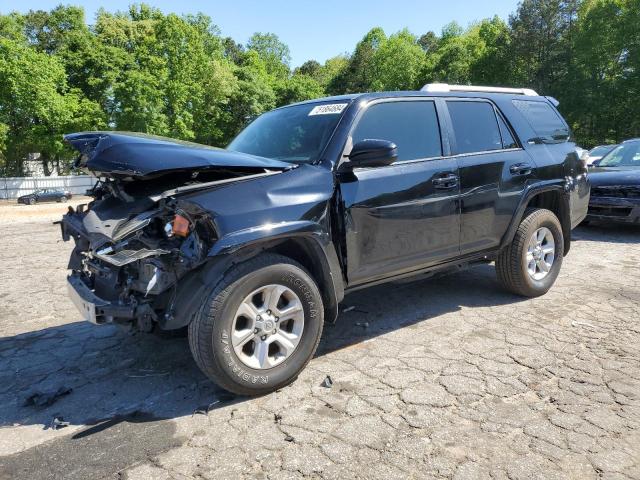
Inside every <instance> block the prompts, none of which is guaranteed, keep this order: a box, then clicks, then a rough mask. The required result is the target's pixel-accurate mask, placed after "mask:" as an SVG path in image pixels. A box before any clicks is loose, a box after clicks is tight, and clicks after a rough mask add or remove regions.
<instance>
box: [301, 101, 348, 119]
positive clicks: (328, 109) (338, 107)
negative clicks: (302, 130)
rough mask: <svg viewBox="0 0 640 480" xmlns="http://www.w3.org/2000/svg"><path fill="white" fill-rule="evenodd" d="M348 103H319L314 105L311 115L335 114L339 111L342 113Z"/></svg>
mask: <svg viewBox="0 0 640 480" xmlns="http://www.w3.org/2000/svg"><path fill="white" fill-rule="evenodd" d="M347 105H348V104H347V103H330V104H327V105H318V106H315V107H313V109H311V111H310V112H309V116H311V115H335V114H337V113H342V110H344V107H346V106H347Z"/></svg>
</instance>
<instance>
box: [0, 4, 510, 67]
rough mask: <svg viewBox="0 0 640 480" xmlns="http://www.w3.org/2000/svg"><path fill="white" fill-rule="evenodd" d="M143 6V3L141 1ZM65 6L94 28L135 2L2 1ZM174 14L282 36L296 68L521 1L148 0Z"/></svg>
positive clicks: (234, 30) (238, 33)
mask: <svg viewBox="0 0 640 480" xmlns="http://www.w3.org/2000/svg"><path fill="white" fill-rule="evenodd" d="M138 1H140V0H138ZM60 3H65V4H66V3H69V4H72V5H79V6H83V7H84V9H85V13H86V18H87V23H89V24H91V23H93V19H94V18H95V13H96V11H97V10H98V9H99V8H100V7H101V6H104V7H105V8H106V9H107V10H109V11H116V10H127V8H128V5H129V4H131V3H134V2H133V0H109V1H105V0H85V1H84V2H79V1H74V0H21V1H20V2H17V1H15V0H0V13H8V12H9V11H12V10H17V11H19V12H23V13H24V12H26V11H28V10H30V9H33V10H38V9H42V10H50V9H52V8H54V7H55V6H56V5H58V4H60ZM145 3H148V4H150V5H152V6H154V7H157V8H160V9H161V10H162V11H163V12H165V13H169V12H173V13H178V14H183V13H197V12H203V13H205V14H206V15H209V16H210V17H211V18H212V20H213V22H214V23H215V24H216V25H217V26H218V27H219V28H220V30H221V32H222V35H224V36H229V37H232V38H233V39H234V40H235V41H237V42H240V43H243V44H244V43H246V42H247V40H248V39H249V37H250V36H251V35H252V34H253V33H254V32H270V33H275V34H277V35H278V36H279V37H280V39H281V40H282V41H284V42H285V43H286V44H287V45H288V46H289V49H290V50H291V66H292V67H296V66H299V65H301V64H302V63H304V62H305V61H306V60H309V59H315V60H318V61H319V62H321V63H322V62H324V61H325V60H326V59H327V58H331V57H333V56H335V55H338V54H340V53H345V52H350V51H351V50H352V49H353V48H354V47H355V45H356V43H357V42H358V41H359V40H360V39H361V38H362V37H363V36H364V35H365V34H366V33H367V32H368V31H369V30H370V29H371V28H373V27H376V26H379V27H382V28H383V29H384V31H385V32H386V33H387V35H389V34H391V33H394V32H397V31H398V30H401V29H403V28H405V27H406V28H408V29H409V30H410V31H411V32H412V33H414V34H416V35H421V34H423V33H425V32H428V31H429V30H433V31H435V32H436V33H439V32H440V30H441V29H442V27H443V26H444V25H446V24H447V23H449V22H450V21H452V20H455V21H456V22H458V23H459V24H460V25H462V26H463V27H466V26H467V25H469V24H470V23H472V22H474V21H476V20H481V19H483V18H487V17H492V16H494V15H498V16H499V17H502V18H503V19H505V20H506V19H507V18H508V16H509V14H510V13H511V12H513V11H515V9H516V8H517V3H518V2H517V0H447V1H446V2H443V1H441V0H439V1H436V0H423V1H421V2H417V1H415V0H413V1H411V0H352V1H349V0H341V1H339V0H315V1H311V0H297V1H285V0H262V1H260V0H225V1H200V2H198V1H195V0H179V1H178V0H146V1H145Z"/></svg>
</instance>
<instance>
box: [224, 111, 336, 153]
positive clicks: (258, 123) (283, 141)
mask: <svg viewBox="0 0 640 480" xmlns="http://www.w3.org/2000/svg"><path fill="white" fill-rule="evenodd" d="M347 105H348V103H346V102H345V103H330V104H329V103H309V104H304V105H294V106H292V107H285V108H280V109H277V110H272V111H271V112H267V113H265V114H263V115H261V116H260V117H258V118H257V119H256V120H254V121H253V122H252V123H251V124H249V125H248V126H247V127H246V128H245V129H244V130H243V131H242V132H240V134H238V136H237V137H236V138H235V139H234V140H233V141H232V142H231V143H230V144H229V146H228V147H227V148H228V149H229V150H235V151H237V152H243V153H249V154H252V155H258V156H261V157H267V158H273V159H276V160H282V161H285V162H294V163H310V162H314V161H316V160H318V159H319V156H320V154H321V153H322V150H323V149H324V147H325V145H326V144H327V142H328V141H329V138H330V137H331V134H332V133H333V130H334V129H335V128H336V125H337V124H338V121H339V120H340V117H341V116H342V112H343V111H344V109H345V108H346V106H347Z"/></svg>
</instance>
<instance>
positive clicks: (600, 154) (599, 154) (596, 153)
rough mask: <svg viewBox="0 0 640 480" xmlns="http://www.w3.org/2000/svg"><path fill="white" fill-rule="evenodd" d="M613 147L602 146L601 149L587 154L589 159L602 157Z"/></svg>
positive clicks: (613, 146)
mask: <svg viewBox="0 0 640 480" xmlns="http://www.w3.org/2000/svg"><path fill="white" fill-rule="evenodd" d="M615 147H616V146H615V145H603V146H601V147H596V148H594V149H593V150H591V151H590V152H589V155H590V156H591V157H604V156H605V155H606V154H607V153H609V152H610V151H611V150H613V149H614V148H615Z"/></svg>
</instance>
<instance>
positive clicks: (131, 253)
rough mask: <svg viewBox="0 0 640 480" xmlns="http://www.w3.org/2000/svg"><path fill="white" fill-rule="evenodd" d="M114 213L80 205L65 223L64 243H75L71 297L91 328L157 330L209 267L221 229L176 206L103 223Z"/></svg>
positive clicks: (172, 203) (206, 218)
mask: <svg viewBox="0 0 640 480" xmlns="http://www.w3.org/2000/svg"><path fill="white" fill-rule="evenodd" d="M109 206H110V205H108V204H107V205H104V204H103V205H96V204H95V203H94V204H90V206H89V208H88V209H87V208H86V207H85V206H84V205H81V206H80V207H78V209H76V210H74V209H72V208H69V212H68V213H67V214H66V215H64V217H63V220H62V222H61V227H62V237H63V239H64V240H69V239H70V238H73V239H74V240H75V242H76V246H75V248H74V250H73V252H72V254H71V258H70V260H69V265H68V268H69V269H70V270H72V274H71V275H70V276H69V277H68V288H69V293H70V296H71V298H72V300H73V301H74V303H75V304H76V306H77V307H78V308H79V310H80V311H81V312H83V314H84V315H85V319H86V320H89V321H91V322H93V323H109V322H120V323H122V322H130V321H133V322H134V323H135V325H136V326H137V327H138V328H139V329H140V330H145V331H146V330H150V329H151V328H152V327H153V324H154V323H155V322H157V321H158V315H159V314H161V313H162V312H167V311H171V302H172V297H174V295H173V294H174V293H175V290H176V288H177V283H178V281H179V280H180V279H181V278H182V277H184V276H185V275H186V274H187V273H188V272H190V271H191V270H193V269H195V268H197V267H198V266H199V265H200V264H202V262H204V261H205V260H206V257H207V252H208V250H209V248H211V245H212V242H213V241H215V238H216V233H215V229H214V226H213V223H212V222H211V218H210V217H209V215H208V214H207V213H206V212H199V211H197V210H191V211H186V210H184V209H182V208H180V207H179V206H178V202H177V201H175V200H170V201H166V202H161V204H160V205H158V206H157V207H155V208H152V209H151V210H149V211H145V212H142V213H139V214H136V215H134V216H133V217H132V218H126V217H125V219H118V218H110V219H106V220H101V219H100V216H101V214H103V213H105V209H106V210H109ZM107 217H109V215H107Z"/></svg>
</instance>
